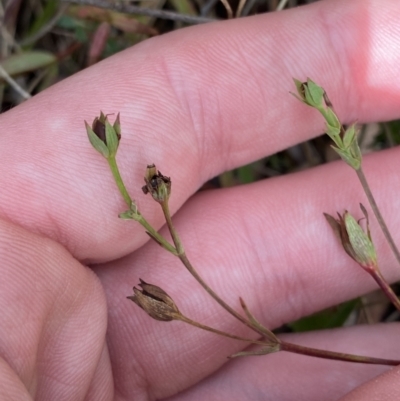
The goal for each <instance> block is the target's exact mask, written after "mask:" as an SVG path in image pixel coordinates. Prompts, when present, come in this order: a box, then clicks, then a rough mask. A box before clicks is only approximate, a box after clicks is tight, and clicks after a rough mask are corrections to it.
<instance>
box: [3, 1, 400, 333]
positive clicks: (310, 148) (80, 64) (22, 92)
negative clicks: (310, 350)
mask: <svg viewBox="0 0 400 401" xmlns="http://www.w3.org/2000/svg"><path fill="white" fill-rule="evenodd" d="M224 1H228V0H224ZM311 2H313V1H312V0H302V1H301V0H280V1H279V0H246V1H243V0H242V2H241V1H240V0H229V4H230V6H231V8H232V10H233V13H234V14H236V13H237V11H238V9H239V10H240V14H241V15H242V16H245V15H254V14H259V13H265V12H272V11H279V10H282V9H284V8H285V9H286V8H292V7H296V6H299V5H303V4H307V3H311ZM0 13H1V34H0V41H1V42H0V44H1V55H0V101H1V110H2V112H4V111H7V110H9V109H10V108H12V107H15V106H16V105H18V104H19V103H21V102H23V101H25V100H26V99H28V98H29V97H31V96H33V95H35V94H36V93H38V92H41V91H42V90H44V89H46V88H47V87H49V86H51V85H53V84H54V83H56V82H58V81H60V80H62V79H64V78H66V77H68V76H70V75H73V74H75V73H76V72H78V71H80V70H82V69H84V68H86V67H88V66H90V65H92V64H95V63H97V62H98V61H100V60H102V59H104V58H106V57H109V56H111V55H113V54H115V53H117V52H119V51H121V50H123V49H126V48H128V47H131V46H133V45H135V44H136V43H138V42H140V41H143V40H146V39H147V38H149V37H152V36H155V35H161V34H164V33H167V32H170V31H173V30H176V29H181V28H184V27H186V26H188V25H191V24H198V23H207V22H208V21H212V20H217V19H225V18H226V17H227V10H226V7H224V5H223V4H222V2H221V1H219V0H138V1H130V0H71V1H70V2H66V1H64V0H62V1H61V0H3V1H2V3H1V9H0ZM321 134H322V133H321ZM360 140H361V146H362V150H363V152H364V153H367V152H371V151H374V150H379V149H383V148H387V147H392V146H395V145H396V144H398V143H399V142H400V121H394V122H388V123H376V124H369V125H366V126H363V127H361V132H360ZM335 158H336V154H335V153H334V152H333V151H332V150H331V148H330V140H329V138H328V137H327V136H326V135H325V136H320V137H318V138H315V139H313V140H310V141H308V142H305V143H302V144H299V145H297V146H294V147H292V148H289V149H286V150H285V151H282V152H279V153H278V154H275V155H272V156H270V157H267V158H264V159H262V160H259V161H257V162H254V163H251V164H250V165H247V166H243V167H240V168H238V169H235V170H233V171H228V172H225V173H224V174H222V175H221V176H219V177H216V178H215V179H213V180H211V181H210V182H208V183H206V184H205V185H204V187H203V188H202V190H204V189H212V188H216V187H227V186H233V185H241V184H247V183H251V182H254V181H257V180H261V179H266V178H269V177H275V176H278V175H282V174H288V173H292V172H296V171H300V170H303V169H308V168H311V167H313V166H317V165H319V164H322V163H326V162H329V161H331V160H334V159H335ZM321 218H323V217H322V212H321ZM321 268H322V267H321ZM394 289H395V291H396V290H397V293H398V290H399V288H398V287H395V288H394ZM394 320H399V313H398V312H397V311H395V310H394V308H392V307H391V306H390V304H388V302H387V301H386V298H385V297H384V296H383V295H381V293H380V292H378V291H377V292H375V293H373V294H370V295H368V296H365V297H362V298H360V299H356V300H353V301H350V302H347V303H345V304H342V305H338V306H336V307H333V308H330V309H328V310H325V311H322V312H320V313H318V314H316V315H313V316H310V317H307V318H303V319H301V320H300V321H297V322H293V323H291V324H288V325H286V326H285V327H282V328H281V329H280V331H283V332H289V331H307V330H316V329H324V328H332V327H338V326H342V325H349V324H357V323H374V322H377V321H394Z"/></svg>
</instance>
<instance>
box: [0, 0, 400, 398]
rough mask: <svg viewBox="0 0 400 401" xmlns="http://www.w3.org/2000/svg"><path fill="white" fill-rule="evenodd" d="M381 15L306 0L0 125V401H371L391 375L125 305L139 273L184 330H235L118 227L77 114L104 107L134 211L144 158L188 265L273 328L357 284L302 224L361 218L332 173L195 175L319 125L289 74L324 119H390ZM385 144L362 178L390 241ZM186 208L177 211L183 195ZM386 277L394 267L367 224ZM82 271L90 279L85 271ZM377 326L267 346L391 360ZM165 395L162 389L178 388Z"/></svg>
mask: <svg viewBox="0 0 400 401" xmlns="http://www.w3.org/2000/svg"><path fill="white" fill-rule="evenodd" d="M399 13H400V3H399V2H398V1H396V0H387V1H386V2H385V4H384V6H383V5H382V3H381V2H380V1H378V0H371V1H368V2H367V1H365V0H359V1H357V0H354V1H347V0H336V1H323V2H318V3H316V4H313V5H310V6H306V7H301V8H297V9H294V10H291V11H287V12H279V13H271V14H268V15H260V16H255V17H251V18H244V19H241V20H235V21H228V22H221V23H215V24H210V25H203V26H197V27H192V28H189V29H184V30H180V31H178V32H174V33H172V34H169V35H164V36H161V37H158V38H154V39H151V40H147V41H145V42H143V43H142V44H140V45H138V46H135V47H134V48H132V49H128V50H126V51H124V52H122V53H120V54H118V55H116V56H114V57H111V58H109V59H107V60H105V61H104V62H101V63H99V64H97V65H95V66H93V67H91V68H88V69H87V70H85V71H83V72H81V73H79V74H77V75H75V76H73V77H71V78H69V79H66V80H64V81H62V82H60V83H59V84H57V85H55V86H53V87H51V88H50V89H48V90H47V91H45V92H43V93H41V94H40V95H38V96H35V97H34V98H33V99H32V100H29V101H27V102H25V103H23V104H22V105H20V106H18V107H16V108H14V109H12V110H11V111H8V112H6V113H4V114H2V115H1V117H0V126H1V127H2V136H1V138H2V141H1V146H0V171H2V174H1V175H0V187H1V188H2V191H1V192H0V217H1V220H0V238H1V240H0V260H1V261H2V264H1V275H2V285H1V287H0V305H2V313H1V314H0V398H1V399H15V400H24V401H25V400H32V399H37V400H60V401H61V400H96V401H99V400H118V401H123V400H156V399H165V398H168V399H169V400H190V401H194V400H204V399H210V400H221V399H232V400H246V399H249V400H250V399H251V400H257V399H262V400H280V401H281V400H293V399H294V398H295V399H296V400H311V401H312V400H321V399H323V400H338V399H341V400H346V401H350V400H351V401H355V400H363V401H369V400H374V401H377V400H390V399H398V398H399V396H400V385H399V384H398V375H399V373H400V368H392V369H389V368H386V367H382V366H363V365H356V364H349V363H342V362H332V361H325V360H319V359H315V358H307V357H303V356H299V355H291V354H287V353H278V354H274V355H269V356H264V357H252V358H240V359H236V360H232V361H228V360H227V358H226V357H227V356H228V355H230V354H232V353H235V352H238V351H240V350H243V349H245V348H246V345H245V344H243V343H240V342H239V341H235V340H228V339H224V338H221V337H218V336H215V335H213V334H210V333H206V332H202V331H200V330H197V329H195V328H192V327H190V326H186V325H184V324H183V323H180V322H169V323H163V322H157V321H153V320H151V319H150V318H149V317H148V316H147V315H146V314H145V313H144V312H143V311H142V310H140V309H139V308H138V307H137V306H136V305H134V304H133V303H132V302H131V301H129V300H127V299H126V298H125V297H126V296H127V295H131V294H132V287H133V286H134V285H137V283H138V282H139V278H142V279H144V280H145V281H147V282H150V283H154V284H156V285H159V286H161V287H162V288H163V289H164V290H165V291H167V292H168V293H169V294H170V295H171V296H172V297H173V299H174V300H175V302H176V303H177V305H178V306H179V308H180V309H181V310H182V311H183V312H184V313H185V314H186V315H188V316H190V317H191V318H193V319H195V320H199V321H201V322H202V323H205V324H208V325H210V326H214V327H217V328H219V329H221V330H225V331H229V332H232V333H235V334H237V335H242V336H252V337H253V338H255V336H256V335H255V334H254V333H251V332H250V331H249V330H248V329H246V328H245V327H243V326H242V325H241V324H240V323H239V322H237V321H235V320H234V319H233V318H232V317H231V316H229V315H228V314H226V312H224V311H223V310H222V309H221V308H220V307H219V306H218V305H217V304H216V303H215V302H213V301H212V300H211V299H210V298H208V297H207V295H206V294H205V293H204V291H203V290H202V289H201V288H200V286H199V285H198V284H197V283H196V282H195V281H194V279H192V278H191V277H190V275H189V274H188V273H187V272H186V271H185V269H184V267H183V266H182V265H180V262H179V260H177V259H176V258H174V257H173V256H172V255H170V254H167V253H166V252H165V251H163V250H162V249H160V247H159V246H158V245H157V244H155V243H153V242H150V241H149V239H148V237H147V236H146V234H145V233H144V232H143V229H142V228H141V227H140V226H138V225H137V224H135V223H134V222H126V221H121V220H119V219H118V218H117V215H118V213H120V212H122V211H124V210H125V209H126V206H125V205H124V202H123V200H122V199H121V197H120V196H119V194H118V192H117V190H116V187H115V184H114V182H113V180H112V177H111V174H110V172H109V171H108V168H107V165H106V162H105V160H104V159H102V158H101V156H100V155H99V154H98V153H96V152H95V151H94V150H93V149H92V148H91V147H90V144H89V143H88V141H87V138H86V134H85V130H84V126H83V120H85V119H86V120H88V121H91V120H92V119H93V118H94V117H95V116H96V115H98V113H99V110H100V109H101V110H103V111H104V112H105V113H116V112H120V113H121V122H122V129H123V132H122V141H121V147H120V150H119V153H118V162H119V165H120V168H121V173H122V175H123V176H124V179H125V181H126V184H127V187H128V190H129V191H130V193H131V195H132V197H133V198H134V199H136V200H137V202H138V205H139V208H140V210H141V211H142V213H143V214H144V215H145V216H147V218H148V220H149V221H150V222H151V223H152V224H153V225H154V226H156V227H157V228H160V229H161V232H162V233H164V234H165V235H167V233H166V230H165V228H163V227H162V226H163V218H162V214H161V211H160V210H159V207H158V205H157V204H155V202H152V201H151V199H150V198H149V197H147V198H146V197H144V195H143V194H142V193H141V190H140V187H141V186H142V185H143V174H144V169H145V166H146V165H147V164H150V163H153V162H154V163H156V165H157V166H158V167H159V168H160V169H161V171H162V173H163V174H165V175H167V176H171V177H172V182H173V184H172V185H173V187H172V190H173V194H172V197H171V209H172V211H173V213H174V214H175V215H174V222H175V224H176V227H177V229H178V232H179V233H180V235H181V238H182V241H183V243H184V245H185V248H186V250H187V253H188V256H189V258H190V259H191V260H192V262H193V264H194V265H195V266H196V267H197V269H198V271H199V272H200V273H201V275H202V276H203V277H204V278H205V280H206V281H207V282H208V283H209V285H210V286H211V287H213V288H214V289H215V290H216V291H217V292H218V293H219V294H220V295H221V296H222V297H223V298H224V299H225V300H226V301H227V302H228V303H229V304H231V305H232V306H234V307H235V308H237V309H238V310H239V309H240V306H239V301H238V297H239V296H242V297H243V298H244V299H245V300H246V303H247V304H248V307H249V309H250V310H251V311H252V312H253V314H255V315H256V316H257V317H258V319H259V320H260V321H262V322H263V323H264V324H265V325H266V326H267V327H270V328H274V327H277V326H279V325H281V324H282V323H285V322H289V321H292V320H294V319H297V318H299V317H301V316H304V315H307V314H310V313H312V312H315V311H317V310H320V309H322V308H326V307H328V306H331V305H335V304H337V303H339V302H342V301H345V300H348V299H351V298H354V297H356V296H359V295H361V294H364V293H366V292H368V291H371V290H373V289H375V284H374V282H373V281H372V279H371V278H370V277H369V276H368V275H367V274H366V273H365V272H363V271H362V270H361V269H360V268H359V267H358V266H357V265H356V264H355V263H354V262H352V261H351V260H350V259H349V258H348V256H347V255H346V254H345V253H344V252H343V250H341V248H340V246H339V244H338V242H337V241H336V239H335V238H334V236H333V234H332V232H331V230H330V228H329V226H328V224H327V223H326V221H325V220H324V219H323V217H322V212H327V213H330V214H335V212H336V211H337V210H339V211H342V210H343V209H345V208H346V209H348V210H349V211H350V212H352V213H353V214H355V215H356V216H359V217H361V212H360V211H359V209H358V202H360V201H361V202H363V203H364V204H366V199H365V196H364V195H363V192H362V189H361V187H360V185H359V184H358V182H357V180H356V176H355V174H354V173H353V172H352V171H351V170H350V169H349V168H348V167H347V166H345V165H344V164H343V163H341V162H335V163H330V164H328V165H324V166H320V167H317V168H313V169H309V170H307V171H303V172H300V173H297V174H292V175H288V176H285V177H280V178H274V179H270V180H267V181H265V182H257V183H254V184H252V185H248V186H245V187H236V188H230V189H222V190H216V191H208V192H202V193H199V194H196V195H194V196H192V195H193V194H194V193H195V192H196V190H197V189H198V188H199V187H200V186H201V185H202V184H203V183H204V182H205V181H207V180H208V179H209V178H211V177H214V176H215V175H217V174H219V173H221V172H223V171H225V170H228V169H231V168H234V167H237V166H240V165H243V164H246V163H249V162H251V161H253V160H256V159H258V158H261V157H264V156H267V155H270V154H273V153H275V152H277V151H279V150H281V149H285V148H287V147H289V146H292V145H295V144H297V143H299V142H302V141H304V140H307V139H309V138H311V137H314V136H316V135H318V134H319V133H321V132H322V131H323V121H322V118H321V117H320V116H319V115H318V113H317V112H315V111H313V110H311V109H309V108H307V107H306V106H304V105H303V104H301V103H300V102H298V101H297V100H295V99H294V98H293V97H292V96H290V95H289V91H293V90H294V85H293V84H292V81H291V79H292V77H297V78H299V79H305V78H306V77H307V76H309V77H311V78H312V79H313V80H314V81H316V82H318V83H319V84H321V85H323V86H324V87H325V89H326V90H327V92H328V94H329V97H330V99H331V100H332V102H333V103H334V106H335V110H336V111H337V113H338V114H339V116H340V117H341V119H342V120H343V122H344V123H349V122H352V121H354V120H358V121H360V122H371V121H384V120H390V119H395V118H399V117H400V84H399V80H398V71H399V59H400V42H399V37H400V35H399V34H400V25H399V22H398V17H397V16H398V15H399ZM399 156H400V150H399V149H396V148H395V149H391V150H388V151H382V152H379V153H374V154H372V155H370V156H367V157H365V163H364V168H365V172H366V175H367V176H368V178H369V181H370V184H371V187H372V189H373V191H374V193H375V196H376V199H377V202H378V204H379V205H380V207H381V210H382V213H383V215H384V216H386V217H387V222H388V225H389V228H390V229H391V231H392V234H393V237H394V239H395V241H396V242H397V243H399V242H400V234H399V232H400V230H399V229H400V216H399V215H398V214H397V213H393V212H394V211H395V210H397V209H396V205H397V203H398V191H397V189H396V188H398V184H399V179H398V171H399V168H400V157H399ZM189 198H190V199H189ZM372 220H373V221H372V227H371V228H372V232H373V237H374V241H375V243H376V246H377V249H378V255H379V261H380V264H381V268H382V271H383V274H384V275H385V276H386V278H387V279H388V281H390V282H393V281H396V280H398V279H399V278H400V270H399V268H398V266H397V265H396V263H395V261H394V257H393V256H392V254H391V253H390V251H389V248H388V246H387V244H386V243H385V241H384V239H383V238H382V235H381V233H380V232H379V229H378V228H377V227H376V224H375V222H374V219H372ZM87 266H90V267H87ZM399 331H400V328H399V326H398V325H396V324H392V325H379V326H368V327H362V326H358V327H353V328H347V329H340V330H335V331H326V332H321V333H308V334H306V335H293V336H288V337H286V338H285V339H286V340H288V341H292V342H297V343H300V344H304V345H308V346H314V347H320V348H327V349H331V350H336V351H342V352H351V353H358V354H363V355H370V356H376V357H385V358H397V359H400V351H399V349H398V335H399ZM178 393H179V394H178Z"/></svg>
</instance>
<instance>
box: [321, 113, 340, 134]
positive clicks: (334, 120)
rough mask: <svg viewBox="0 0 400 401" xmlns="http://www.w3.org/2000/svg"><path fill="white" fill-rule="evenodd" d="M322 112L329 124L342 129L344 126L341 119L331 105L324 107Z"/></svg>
mask: <svg viewBox="0 0 400 401" xmlns="http://www.w3.org/2000/svg"><path fill="white" fill-rule="evenodd" d="M321 114H322V115H323V116H324V118H325V120H326V123H327V124H328V125H330V126H331V127H334V128H336V129H337V130H339V132H340V129H341V128H342V124H340V121H339V119H338V117H337V115H336V114H335V112H334V111H333V110H332V109H331V108H330V107H328V108H326V109H324V111H321Z"/></svg>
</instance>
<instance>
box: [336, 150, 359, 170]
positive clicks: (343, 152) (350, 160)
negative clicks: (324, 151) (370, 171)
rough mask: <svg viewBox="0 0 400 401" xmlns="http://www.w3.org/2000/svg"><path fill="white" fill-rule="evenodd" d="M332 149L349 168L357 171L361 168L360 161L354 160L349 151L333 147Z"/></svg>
mask: <svg viewBox="0 0 400 401" xmlns="http://www.w3.org/2000/svg"><path fill="white" fill-rule="evenodd" d="M332 149H333V150H335V152H337V153H338V154H339V156H340V157H341V158H342V160H343V161H344V162H346V163H347V164H348V165H349V166H350V167H352V168H354V170H358V169H359V168H360V167H361V159H356V158H355V157H354V156H353V155H352V154H351V152H350V150H349V149H347V150H341V149H339V148H337V147H335V146H332Z"/></svg>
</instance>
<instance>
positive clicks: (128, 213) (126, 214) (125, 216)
mask: <svg viewBox="0 0 400 401" xmlns="http://www.w3.org/2000/svg"><path fill="white" fill-rule="evenodd" d="M132 213H133V212H132V210H126V211H125V212H123V213H120V214H119V215H118V217H119V218H120V219H122V220H134V218H133V217H132Z"/></svg>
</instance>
